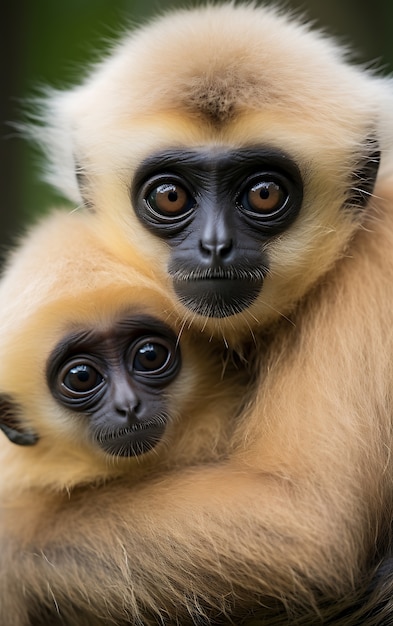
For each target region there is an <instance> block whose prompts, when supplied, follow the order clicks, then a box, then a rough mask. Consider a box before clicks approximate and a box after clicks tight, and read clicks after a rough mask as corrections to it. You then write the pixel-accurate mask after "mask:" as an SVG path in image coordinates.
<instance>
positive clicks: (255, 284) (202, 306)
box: [173, 276, 263, 318]
mask: <svg viewBox="0 0 393 626" xmlns="http://www.w3.org/2000/svg"><path fill="white" fill-rule="evenodd" d="M262 286H263V277H262V276H259V277H258V278H256V277H252V278H248V279H245V278H242V279H240V278H226V277H223V276H215V277H211V276H209V277H206V278H191V279H190V280H184V279H181V280H177V279H176V278H174V279H173V288H174V290H175V292H176V295H177V296H178V298H179V300H180V301H181V303H182V304H183V305H184V306H185V307H186V308H187V309H189V310H190V311H192V312H193V313H197V314H199V315H202V316H204V317H216V318H223V317H230V316H232V315H237V314H238V313H241V312H242V311H244V310H245V309H247V308H248V307H250V306H251V305H252V303H253V302H254V301H255V300H256V298H257V297H258V295H259V293H260V291H261V289H262Z"/></svg>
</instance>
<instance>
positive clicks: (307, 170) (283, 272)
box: [0, 4, 393, 626]
mask: <svg viewBox="0 0 393 626" xmlns="http://www.w3.org/2000/svg"><path fill="white" fill-rule="evenodd" d="M46 115H47V120H48V125H47V127H46V129H45V131H43V132H42V131H40V133H39V134H40V137H39V138H40V140H41V141H42V142H43V144H45V145H46V146H47V149H48V150H49V153H50V156H51V157H52V166H51V171H50V174H49V178H50V179H51V181H52V182H53V183H54V184H56V185H57V186H58V188H59V189H61V190H62V191H63V192H64V193H65V194H66V195H67V196H68V197H69V198H70V199H71V200H72V201H73V202H76V203H80V204H82V196H81V195H80V191H79V188H78V186H77V184H76V177H75V167H76V168H79V170H80V173H81V174H82V189H83V202H86V203H87V204H88V206H89V207H90V209H93V211H92V212H91V215H90V216H87V217H86V220H89V223H90V224H91V228H92V229H93V230H94V233H95V234H96V236H97V237H98V238H99V239H100V240H101V242H102V244H100V245H104V246H106V247H107V248H108V249H109V250H111V253H112V254H113V255H115V256H116V257H117V258H118V259H119V262H120V263H123V264H124V267H127V266H129V267H132V266H133V264H134V263H135V260H136V259H141V258H142V259H143V262H144V263H145V264H146V267H149V268H150V267H151V268H152V269H151V271H150V275H149V279H151V281H152V283H153V285H154V286H155V287H157V288H159V287H162V289H163V290H164V291H165V297H166V298H167V299H168V300H167V301H168V308H167V310H168V311H170V312H171V315H174V317H175V318H176V319H178V318H179V320H180V323H181V324H183V326H184V329H187V330H188V329H189V327H190V329H191V333H192V332H195V337H196V342H197V343H198V345H199V343H201V342H202V341H205V342H206V345H207V344H208V340H209V338H210V337H211V336H212V335H215V336H217V338H218V339H223V340H224V342H225V343H226V344H229V345H230V346H232V347H234V348H236V349H238V350H241V351H242V352H243V354H244V355H246V354H248V353H249V350H250V346H249V343H251V346H252V347H251V353H252V354H253V355H256V359H257V366H256V367H255V371H254V374H255V376H256V379H257V380H256V384H255V393H254V395H253V397H252V400H251V401H250V402H249V404H248V405H247V407H245V409H244V410H243V412H242V415H241V417H239V420H238V429H237V432H236V433H235V434H233V436H231V437H230V442H229V444H227V452H228V455H227V458H226V459H225V460H220V461H218V460H217V461H216V462H214V463H213V464H207V463H204V464H202V465H201V466H200V467H196V468H188V469H187V468H186V469H180V471H174V472H172V473H170V472H165V471H163V472H162V473H161V474H160V475H155V477H154V476H151V477H150V479H149V480H146V481H143V480H142V481H141V482H138V481H137V482H132V480H131V479H124V478H122V479H120V478H119V479H117V481H115V482H114V483H112V484H110V485H108V486H104V487H100V488H98V489H95V490H92V491H90V492H89V493H88V494H86V492H85V491H82V492H76V493H74V494H73V496H72V497H71V498H70V500H69V502H67V503H64V502H63V501H62V500H61V496H57V500H56V499H55V500H53V501H49V502H46V501H44V502H43V503H42V510H41V508H40V506H38V505H36V506H32V507H31V508H29V507H28V514H26V518H25V519H24V520H22V521H21V520H19V519H18V513H17V512H15V510H14V511H10V512H9V521H8V527H9V528H12V529H14V532H15V545H16V546H17V545H18V541H20V537H23V538H24V544H23V547H24V550H25V553H24V554H25V557H24V559H23V565H22V562H21V560H20V559H19V560H18V557H17V556H15V555H17V554H18V549H17V548H15V546H13V545H12V542H11V544H10V547H8V550H9V554H10V557H9V560H11V559H15V565H14V568H13V570H12V572H11V575H8V577H6V581H7V582H6V583H4V585H5V587H4V588H6V589H7V590H8V591H9V593H8V594H5V593H3V596H4V598H5V601H7V602H8V598H11V600H9V605H6V604H4V606H9V609H7V610H8V612H7V610H6V609H4V610H3V611H4V615H8V614H9V612H10V611H14V614H15V618H14V622H12V626H26V625H27V624H28V621H27V617H26V616H27V612H26V611H27V610H26V608H25V607H23V606H21V605H18V607H16V606H15V602H13V600H12V597H15V596H13V594H15V593H16V592H15V590H16V591H17V590H18V589H20V583H19V578H20V577H22V572H23V568H27V569H26V571H27V574H26V575H25V576H24V577H22V578H23V585H24V587H23V588H24V589H25V592H26V593H27V595H29V594H30V595H31V597H35V598H36V600H35V604H34V602H33V601H32V603H31V605H30V606H33V607H34V606H35V609H36V610H37V606H39V605H40V603H41V605H45V606H48V607H51V606H52V607H53V606H56V607H58V610H59V612H60V614H62V615H64V616H65V617H64V619H65V623H66V624H68V625H71V624H75V623H77V624H81V625H82V624H89V625H91V626H92V625H96V624H105V623H108V621H109V620H110V619H113V621H114V623H116V624H123V623H125V622H127V620H128V621H129V622H130V623H132V624H138V626H139V624H143V625H147V624H157V623H163V624H169V625H171V626H174V625H175V624H178V623H180V624H182V625H187V624H192V623H194V624H201V623H202V624H216V623H224V624H229V623H234V624H241V623H247V616H248V615H249V611H251V612H256V613H257V615H258V617H257V618H256V621H255V622H252V623H253V624H254V623H255V624H259V625H261V624H269V625H270V624H288V623H290V624H303V626H304V625H305V624H313V625H315V624H323V623H327V621H328V619H330V618H331V621H329V623H330V624H331V623H334V624H342V625H343V626H348V625H350V624H352V626H355V625H356V624H361V623H365V624H366V623H367V624H368V625H369V626H374V625H376V624H380V625H382V624H388V623H390V621H389V620H391V619H392V615H393V607H392V602H391V600H390V597H391V596H392V590H391V588H389V585H388V584H387V585H386V586H383V585H382V587H383V592H382V591H381V597H382V600H383V609H382V612H381V613H378V612H377V611H376V609H377V606H376V599H375V598H374V600H373V598H372V599H371V601H370V603H369V604H367V607H365V608H364V609H362V605H360V609H359V611H357V610H353V611H351V612H349V613H348V612H347V613H346V614H345V615H344V616H342V615H341V617H340V614H341V609H342V608H348V607H350V606H351V604H352V602H356V601H358V600H359V598H360V600H361V594H362V592H363V591H364V588H363V585H364V584H366V583H367V581H368V579H369V578H370V576H371V573H372V570H373V567H374V566H376V565H377V563H378V559H379V558H380V555H381V554H382V555H384V554H385V552H384V551H386V546H387V545H388V544H389V540H390V532H391V522H392V502H393V493H392V471H393V467H392V458H391V457H392V445H393V437H392V414H393V394H392V385H393V365H392V362H393V86H392V82H391V80H390V79H382V78H379V77H377V76H375V75H373V74H372V73H371V72H368V71H365V70H364V69H363V68H357V67H354V66H351V65H349V64H348V63H347V61H346V59H345V55H344V54H343V53H342V51H341V50H339V49H338V48H337V47H336V45H335V44H334V43H333V42H331V41H330V40H329V39H327V38H325V37H324V36H322V35H321V34H319V33H314V32H312V31H310V30H309V29H308V28H307V27H306V26H304V25H303V24H300V23H298V22H296V21H295V22H294V21H292V20H290V19H289V18H288V17H287V16H286V15H285V14H280V13H279V12H278V11H275V10H273V9H266V8H254V7H252V6H234V5H232V4H224V5H222V6H217V7H205V8H200V9H195V10H193V11H184V12H183V11H180V12H178V13H175V14H173V15H172V14H171V15H169V16H168V17H164V18H161V19H158V20H157V21H155V22H153V24H151V25H149V26H147V27H145V28H142V29H141V30H139V31H137V32H136V33H135V34H131V35H130V36H129V37H126V38H125V39H124V41H123V42H121V43H120V44H118V45H117V46H115V48H114V50H113V52H112V53H111V54H110V55H109V56H108V58H107V59H106V60H104V61H103V62H102V63H100V64H98V65H97V67H95V68H93V69H92V71H91V73H90V74H89V75H88V76H87V78H86V80H85V81H84V82H83V83H82V84H81V85H80V86H78V87H76V88H74V89H71V90H70V91H67V92H63V93H61V92H58V93H53V94H52V96H51V98H50V99H49V101H48V104H47V113H46ZM370 137H373V139H374V140H375V141H376V142H377V143H378V144H379V146H380V148H381V152H382V160H381V166H380V170H379V175H378V179H377V184H376V187H375V191H374V194H373V197H372V198H370V201H369V202H368V205H367V207H366V208H364V209H363V210H361V211H359V210H357V209H356V207H348V206H347V207H344V205H345V201H346V199H347V197H348V194H349V192H350V187H351V185H352V186H354V185H355V182H354V181H353V180H352V175H353V172H354V170H356V167H357V165H358V164H359V162H360V161H361V159H362V157H366V156H367V155H366V152H367V141H368V140H369V138H370ZM255 144H267V145H269V146H273V147H275V148H279V149H283V150H285V152H286V153H288V154H289V155H291V156H292V158H293V159H294V160H295V161H296V162H297V163H298V166H299V168H300V171H301V174H302V177H303V179H304V182H305V196H304V203H303V206H302V209H301V214H300V216H299V218H298V219H297V220H296V221H295V222H294V223H293V225H292V226H291V227H290V228H289V229H288V231H287V232H286V233H285V234H283V235H281V236H280V237H278V238H277V239H276V240H275V241H272V242H271V243H267V244H266V246H268V247H269V255H270V258H271V270H270V273H269V276H268V277H267V279H266V282H265V285H264V287H263V290H262V294H261V296H260V298H259V299H258V300H257V302H256V303H255V304H253V305H252V307H250V309H248V310H247V311H245V312H244V313H242V314H240V315H238V316H236V317H230V318H227V319H221V320H214V319H209V320H206V319H203V318H201V317H198V316H194V315H191V314H190V313H189V312H188V311H186V310H185V309H184V308H182V306H181V305H180V304H179V303H178V302H177V301H176V298H175V296H174V294H173V291H172V287H171V284H170V279H169V277H168V276H166V274H165V263H166V262H167V260H168V257H169V249H168V247H167V245H166V244H165V243H164V242H163V241H160V240H158V239H157V238H155V237H154V236H153V235H152V234H150V233H149V232H147V231H146V230H144V229H143V227H142V226H141V224H140V223H139V222H138V220H137V219H136V217H135V215H134V214H133V211H132V207H131V204H130V199H129V188H130V185H131V182H132V177H133V173H134V172H135V169H136V167H137V166H138V164H139V163H140V162H141V160H142V159H143V158H145V157H146V156H148V155H149V154H151V153H152V152H153V151H155V150H158V149H163V148H168V147H169V148H170V147H173V146H175V147H179V146H180V147H182V146H183V147H189V146H194V147H206V146H245V145H246V146H247V145H255ZM74 159H76V162H74ZM64 164H65V165H64ZM78 254H79V253H78ZM110 268H111V265H110V264H109V265H108V272H110V271H111V269H110ZM145 271H146V270H145ZM201 330H202V335H201V332H200V331H201ZM17 386H18V385H16V387H17ZM228 389H229V386H228ZM15 390H16V388H15ZM226 410H227V409H226ZM190 439H192V437H191V436H190ZM42 511H43V512H44V513H43V512H42ZM59 516H60V517H61V522H60V521H59ZM43 517H45V521H44V522H43ZM55 522H56V523H57V524H58V526H56V525H54V524H55ZM60 530H61V531H62V533H63V535H62V538H61V539H59V533H60ZM64 533H67V535H66V536H64ZM36 553H39V554H42V555H43V556H42V558H41V557H40V558H34V556H33V555H34V554H36ZM92 570H94V574H92ZM48 589H49V591H48ZM26 590H27V591H26ZM383 594H385V595H383ZM377 595H378V594H377ZM37 598H38V600H37ZM379 599H380V596H378V600H379ZM0 610H1V609H0ZM373 610H374V614H372V612H373ZM258 611H259V613H258ZM277 611H278V612H277ZM377 613H378V615H377ZM0 615H1V613H0ZM76 616H77V617H76ZM220 619H221V622H220ZM383 620H386V621H383ZM250 623H251V622H250Z"/></svg>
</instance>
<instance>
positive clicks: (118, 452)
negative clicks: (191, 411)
mask: <svg viewBox="0 0 393 626" xmlns="http://www.w3.org/2000/svg"><path fill="white" fill-rule="evenodd" d="M165 428H166V424H163V423H156V424H152V423H150V424H149V425H148V426H147V427H146V425H143V423H141V425H140V427H139V428H136V427H135V425H134V424H133V425H132V427H129V428H122V429H121V430H115V431H111V432H110V433H106V434H105V435H101V436H100V437H99V444H100V446H101V448H102V449H103V450H104V451H105V452H106V453H107V454H110V455H112V456H123V457H130V456H140V455H142V454H145V453H146V452H149V450H152V449H153V448H154V447H155V446H156V445H157V444H158V443H159V442H160V441H161V439H162V437H163V435H164V432H165Z"/></svg>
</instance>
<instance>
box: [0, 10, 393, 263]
mask: <svg viewBox="0 0 393 626" xmlns="http://www.w3.org/2000/svg"><path fill="white" fill-rule="evenodd" d="M273 4H274V3H273ZM191 5H192V2H187V0H183V1H182V2H179V1H177V0H167V1H165V0H164V1H163V2H157V0H67V2H59V1H57V0H34V2H31V1H29V0H21V1H20V2H15V1H14V2H12V0H8V2H5V5H4V7H3V10H2V12H1V13H2V14H1V19H0V47H1V54H0V59H1V61H0V63H1V75H0V77H1V90H0V123H1V125H0V191H1V196H0V197H1V200H0V261H1V257H2V256H3V254H4V252H5V251H6V250H7V248H9V246H10V244H11V242H12V241H13V240H15V237H16V236H17V235H18V234H19V233H20V232H22V231H23V229H24V227H25V225H26V223H29V222H31V221H32V220H33V219H34V218H35V217H36V216H37V215H39V214H42V213H43V212H45V211H47V210H48V209H49V207H50V206H51V205H53V204H54V203H56V202H57V204H59V202H58V200H57V201H56V197H55V196H54V194H53V192H52V191H51V190H50V189H49V188H48V187H47V186H46V185H44V183H42V182H40V180H39V171H40V169H39V157H38V155H37V153H35V152H34V151H33V150H32V149H31V148H30V147H29V146H28V145H27V143H26V142H25V141H23V140H22V139H20V138H18V137H17V135H16V133H15V131H14V130H13V129H12V127H11V126H10V125H9V124H8V122H10V121H18V118H20V111H21V109H22V108H23V100H24V98H26V97H28V96H29V94H30V95H31V94H34V89H35V88H36V86H37V85H42V84H50V85H53V86H55V87H56V86H57V87H59V86H62V85H64V84H70V83H72V82H73V80H75V79H77V77H78V75H79V73H80V70H81V68H82V69H83V67H84V65H85V64H86V63H88V62H90V61H92V60H94V59H95V58H97V51H99V50H102V49H105V46H106V42H107V41H108V39H111V38H113V37H115V36H116V32H117V31H118V30H119V27H120V28H121V29H122V28H124V25H125V24H127V23H130V24H133V23H136V24H138V23H140V22H141V21H144V20H145V19H146V18H147V17H149V16H150V15H152V14H155V13H157V12H159V11H162V10H165V9H168V8H171V7H176V6H191ZM286 5H288V6H289V7H294V8H296V9H300V10H302V11H304V12H305V13H306V14H307V15H308V16H309V17H310V18H312V19H313V20H315V22H316V24H317V25H318V26H321V27H324V28H326V29H327V31H328V32H330V33H331V34H333V35H334V36H336V37H337V38H338V39H339V40H340V41H343V42H344V43H350V44H351V45H352V47H353V49H354V50H355V51H356V55H357V58H358V59H359V60H360V61H361V62H364V61H365V62H371V61H375V62H376V65H377V66H379V67H381V69H382V71H383V72H385V73H388V72H392V71H393V1H392V0H373V1H372V2H370V0H329V2H326V0H302V1H301V0H292V1H288V2H287V3H286ZM261 37H263V33H261Z"/></svg>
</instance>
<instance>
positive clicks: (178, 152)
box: [130, 138, 380, 318]
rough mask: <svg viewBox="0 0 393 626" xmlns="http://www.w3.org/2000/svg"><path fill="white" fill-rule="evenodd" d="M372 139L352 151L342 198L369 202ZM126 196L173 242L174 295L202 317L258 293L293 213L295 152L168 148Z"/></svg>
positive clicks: (299, 197)
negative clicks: (357, 153)
mask: <svg viewBox="0 0 393 626" xmlns="http://www.w3.org/2000/svg"><path fill="white" fill-rule="evenodd" d="M379 158H380V156H379V151H378V147H377V146H376V144H375V141H374V140H373V139H372V138H371V139H367V140H366V142H365V147H364V151H363V152H362V157H361V158H359V159H358V160H356V159H354V163H355V165H354V170H353V176H352V179H351V181H350V182H349V184H348V199H347V202H346V206H350V207H351V209H353V207H359V208H362V207H364V206H365V205H366V204H367V201H368V199H369V196H370V194H371V193H372V191H373V189H374V184H375V180H376V176H377V172H378V166H379ZM130 195H131V202H132V206H133V207H134V209H135V212H136V215H137V217H138V218H139V220H140V221H141V222H142V224H143V225H144V226H145V227H146V228H147V229H148V230H150V231H151V232H152V233H154V234H155V235H157V236H158V237H160V238H161V239H164V240H165V241H166V242H167V243H168V245H169V246H170V248H171V255H170V260H169V265H168V272H169V274H170V275H171V276H172V280H173V287H174V289H175V292H176V294H177V296H178V298H179V300H180V301H181V302H182V303H183V304H184V305H185V306H186V307H187V308H189V309H190V310H191V311H193V312H195V313H198V314H199V315H203V316H205V317H217V318H219V317H228V316H231V315H235V314H237V313H240V312H241V311H243V310H244V309H247V308H248V307H249V306H250V305H251V304H252V303H253V302H254V301H255V300H256V299H257V298H258V296H259V294H260V292H261V290H262V288H263V283H264V278H265V276H266V275H267V273H268V272H269V257H268V252H267V250H266V246H264V245H263V244H264V243H266V242H269V241H271V240H272V239H273V238H275V237H277V236H278V235H280V234H281V233H283V232H285V231H286V230H287V229H288V228H289V227H290V226H291V224H292V223H293V222H294V221H295V220H296V219H297V217H298V215H299V213H300V210H301V206H302V201H303V180H302V177H301V174H300V170H299V168H298V166H297V164H296V163H295V162H294V161H293V159H292V158H291V157H290V156H289V155H287V154H286V153H285V152H281V151H279V150H277V149H274V148H270V147H268V146H254V147H253V146H251V147H249V148H239V149H224V148H215V147H211V148H201V149H196V150H185V149H181V148H173V149H168V150H165V151H161V152H157V153H155V154H153V155H151V156H149V157H148V158H147V159H146V160H145V161H143V163H142V164H141V165H140V167H139V168H138V170H137V172H136V174H135V177H134V180H133V182H132V186H131V191H130Z"/></svg>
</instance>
